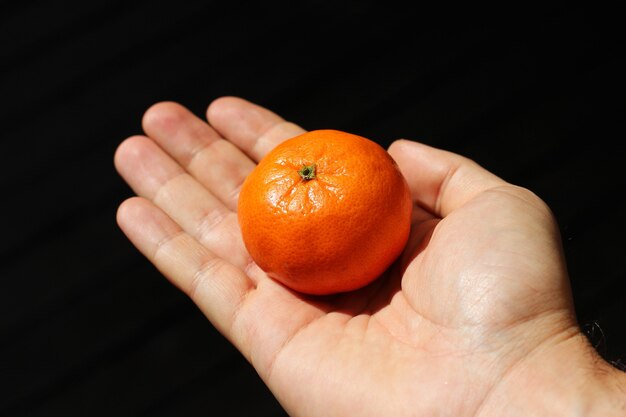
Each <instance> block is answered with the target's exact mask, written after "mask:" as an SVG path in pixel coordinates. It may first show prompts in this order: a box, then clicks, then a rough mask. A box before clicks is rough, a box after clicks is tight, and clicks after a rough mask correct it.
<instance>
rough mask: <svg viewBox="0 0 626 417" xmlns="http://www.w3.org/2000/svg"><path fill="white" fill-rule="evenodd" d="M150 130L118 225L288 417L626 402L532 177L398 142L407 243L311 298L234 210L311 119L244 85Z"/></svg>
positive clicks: (124, 153)
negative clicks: (260, 258) (292, 117)
mask: <svg viewBox="0 0 626 417" xmlns="http://www.w3.org/2000/svg"><path fill="white" fill-rule="evenodd" d="M143 128H144V131H145V135H138V136H133V137H130V138H128V139H126V140H125V141H124V142H123V143H122V144H121V145H120V146H119V148H118V150H117V152H116V155H115V164H116V167H117V170H118V172H119V173H120V175H121V176H122V177H123V178H124V179H125V181H126V182H127V183H128V184H129V185H130V186H131V187H132V188H133V190H134V191H135V192H136V194H137V197H133V198H130V199H129V200H127V201H124V202H123V203H122V204H121V205H120V207H119V210H118V223H119V225H120V227H121V229H122V230H123V231H124V233H125V234H126V235H127V236H128V238H129V239H130V240H131V241H132V242H133V244H134V245H135V246H136V247H137V248H138V249H139V250H140V251H141V252H142V253H143V254H144V255H145V256H146V257H147V258H148V259H149V260H150V262H152V263H153V264H154V265H155V266H156V267H157V268H158V269H159V270H160V271H161V272H162V273H163V274H164V275H165V276H166V277H167V278H168V279H169V280H170V281H171V282H172V283H173V284H174V285H176V286H177V287H178V288H180V289H181V290H182V291H184V292H185V293H186V294H187V295H188V296H189V297H190V298H191V299H192V300H193V301H194V302H195V303H196V304H197V305H198V307H199V308H200V309H201V310H202V311H203V312H204V314H205V315H206V317H207V318H208V319H209V320H210V322H211V323H212V324H213V325H214V326H215V327H216V328H217V329H218V330H219V331H220V332H221V333H222V334H224V335H225V337H226V338H228V340H230V341H231V342H232V343H233V344H234V345H235V346H236V347H237V348H238V349H239V351H240V352H241V353H242V354H243V355H244V356H245V357H246V358H247V360H248V361H249V362H250V363H251V364H252V366H254V368H255V369H256V370H257V372H258V373H259V375H260V376H261V378H262V379H263V381H264V382H265V383H266V384H267V385H268V387H269V388H270V389H271V391H272V392H273V394H274V395H275V396H276V398H277V399H278V400H279V401H280V403H281V404H282V406H283V407H284V408H285V410H286V411H287V412H288V413H289V414H290V415H293V416H347V415H358V416H383V415H384V416H391V415H392V416H404V415H407V416H409V415H411V416H435V415H436V416H455V417H464V416H468V417H487V416H503V415H506V416H543V415H550V416H561V415H563V416H577V415H581V416H582V415H585V416H596V415H597V416H604V417H608V416H624V415H625V414H626V377H625V374H624V373H623V372H621V371H618V370H617V369H615V368H614V367H612V366H611V365H610V364H609V363H606V362H605V361H604V360H603V359H601V358H600V357H599V356H598V355H597V353H596V352H595V351H594V349H593V348H592V347H591V346H590V345H589V344H588V342H587V340H586V338H585V337H584V335H583V334H582V333H581V331H580V329H579V326H578V324H577V323H576V320H575V314H574V308H573V303H572V299H571V294H570V287H569V281H568V275H567V271H566V266H565V261H564V257H563V251H562V248H561V240H560V236H559V234H558V227H557V225H556V222H555V220H554V218H553V216H552V213H551V212H550V210H549V208H548V207H547V206H546V205H545V204H544V202H543V201H541V200H540V199H539V198H538V197H537V196H536V195H534V194H533V193H532V192H531V191H529V190H527V189H524V188H521V187H518V186H515V185H512V184H509V183H507V182H505V181H503V180H502V179H500V178H498V177H497V176H495V175H493V174H492V173H490V172H488V171H486V170H485V169H483V168H482V167H480V166H479V165H477V164H476V163H474V162H473V161H471V160H469V159H467V158H465V157H462V156H460V155H457V154H453V153H450V152H446V151H444V150H440V149H435V148H432V147H429V146H426V145H424V144H420V143H417V142H414V141H408V140H399V141H397V142H395V143H393V144H392V145H391V147H390V148H389V153H390V154H391V155H392V157H393V158H394V159H395V160H396V161H397V163H398V165H399V166H400V169H401V170H402V172H403V174H404V175H405V177H406V178H407V181H408V183H409V185H410V188H411V192H412V198H413V200H414V203H415V206H414V211H413V223H412V232H411V237H410V239H409V243H408V244H407V246H406V249H405V251H404V253H403V254H402V256H401V258H400V259H399V260H398V262H397V263H396V264H395V265H394V266H393V267H392V268H391V269H390V270H389V271H387V273H386V274H385V275H384V276H382V277H381V278H380V279H378V280H377V281H375V282H374V283H373V284H371V285H370V286H368V287H366V288H363V289H361V290H358V291H355V292H352V293H347V294H341V295H334V296H327V297H307V296H303V295H300V294H297V293H295V292H293V291H290V290H288V289H286V288H285V287H283V286H281V285H280V284H278V283H276V282H275V281H273V280H272V279H270V278H268V277H267V276H266V275H265V274H264V273H263V271H261V270H260V269H259V268H258V267H257V266H256V265H255V264H254V263H253V262H252V261H251V259H250V258H249V256H248V254H247V253H246V251H245V248H244V246H243V242H242V239H241V235H240V232H239V228H238V224H237V216H236V206H237V196H238V192H239V188H240V186H241V184H242V182H243V180H244V179H245V177H246V175H247V174H248V173H249V172H250V171H251V170H252V168H253V167H254V166H255V164H256V162H257V161H259V160H260V159H261V158H262V157H263V156H264V155H265V154H266V153H267V152H268V151H269V150H270V149H272V148H273V147H274V146H275V145H277V144H278V143H280V142H281V141H283V140H285V139H287V138H289V137H292V136H295V135H297V134H300V133H302V132H304V130H303V129H302V128H300V127H298V126H297V125H295V124H293V123H289V122H287V121H285V120H283V119H282V118H281V117H280V116H278V115H276V114H275V113H273V112H271V111H270V110H268V109H265V108H263V107H260V106H258V105H255V104H254V103H251V102H248V101H246V100H243V99H241V98H237V97H222V98H219V99H217V100H215V101H214V102H212V103H211V104H210V106H209V107H208V110H207V120H206V121H204V120H201V119H199V118H197V117H196V116H195V115H193V114H192V113H191V112H190V111H188V110H187V109H185V108H184V107H183V106H181V105H179V104H177V103H171V102H164V103H158V104H156V105H154V106H152V107H151V108H150V109H148V110H147V112H146V113H145V115H144V118H143ZM359 250H364V248H359Z"/></svg>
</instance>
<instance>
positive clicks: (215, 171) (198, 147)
mask: <svg viewBox="0 0 626 417" xmlns="http://www.w3.org/2000/svg"><path fill="white" fill-rule="evenodd" d="M142 124H143V128H144V130H145V132H146V134H147V135H148V136H149V137H150V138H152V139H153V140H154V141H156V142H157V143H158V144H159V146H161V148H163V149H164V150H165V151H166V152H167V153H168V154H170V155H171V156H172V157H173V158H174V159H175V160H176V161H177V162H178V163H179V164H180V165H181V166H182V167H183V168H185V170H187V172H189V173H190V174H191V175H192V176H193V177H195V178H196V179H197V180H198V182H199V183H200V184H202V185H204V186H205V187H206V188H207V189H208V190H210V191H211V192H212V193H213V194H214V195H215V196H216V197H217V198H218V199H219V200H220V201H221V202H222V203H223V204H224V205H225V206H226V207H228V208H229V209H230V210H233V211H235V210H236V207H237V197H238V191H239V188H240V186H241V184H242V183H243V181H244V180H245V178H246V176H247V175H248V174H249V173H250V171H252V169H253V168H254V166H255V163H254V162H253V161H252V160H251V159H250V158H248V156H246V155H245V154H244V153H243V152H241V151H240V150H239V148H237V147H236V146H235V145H234V144H233V143H231V142H230V141H227V140H224V139H223V138H222V137H221V136H220V135H219V133H217V132H216V131H215V130H214V129H213V128H211V127H210V126H209V125H208V124H207V123H206V122H205V121H203V120H202V119H200V118H198V117H196V116H195V115H194V114H193V113H192V112H191V111H189V110H188V109H186V108H185V107H183V106H182V105H180V104H177V103H173V102H162V103H157V104H155V105H153V106H152V107H150V108H149V109H148V110H147V111H146V113H145V115H144V117H143V121H142Z"/></svg>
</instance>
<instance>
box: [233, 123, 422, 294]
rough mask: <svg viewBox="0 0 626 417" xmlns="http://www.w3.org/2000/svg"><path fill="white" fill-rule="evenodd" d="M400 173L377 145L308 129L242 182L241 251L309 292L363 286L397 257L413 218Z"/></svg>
mask: <svg viewBox="0 0 626 417" xmlns="http://www.w3.org/2000/svg"><path fill="white" fill-rule="evenodd" d="M411 209H412V202H411V197H410V194H409V188H408V185H407V183H406V180H405V178H404V177H403V175H402V173H401V172H400V170H399V169H398V167H397V165H396V163H395V161H394V160H393V159H392V158H391V156H390V155H389V154H388V153H387V151H385V149H383V148H382V147H381V146H380V145H379V144H377V143H376V142H373V141H371V140H369V139H366V138H364V137H361V136H358V135H354V134H351V133H346V132H342V131H338V130H314V131H310V132H307V133H304V134H302V135H299V136H296V137H293V138H291V139H288V140H287V141H285V142H283V143H281V144H279V145H278V146H276V147H275V148H274V149H273V150H272V151H270V152H269V153H268V154H267V155H266V156H265V157H264V158H263V159H262V160H261V161H260V163H259V164H258V165H257V167H256V168H255V169H254V170H253V171H252V172H251V173H250V175H249V176H248V177H247V178H246V180H245V181H244V184H243V186H242V188H241V192H240V195H239V202H238V219H239V224H240V226H241V233H242V236H243V240H244V244H245V246H246V249H247V250H248V252H249V253H250V256H251V257H252V259H253V260H254V261H255V262H256V263H257V265H259V267H261V269H263V270H264V271H265V272H266V273H267V274H268V275H269V276H270V277H271V278H274V279H275V280H277V281H279V282H281V283H283V284H284V285H285V286H287V287H289V288H291V289H293V290H296V291H299V292H302V293H307V294H317V295H322V294H333V293H339V292H345V291H351V290H355V289H357V288H360V287H363V286H365V285H367V284H369V283H370V282H372V281H373V280H374V279H376V278H377V277H378V276H380V275H381V274H382V273H383V272H384V271H385V270H386V269H387V268H388V267H389V266H390V265H391V264H392V263H393V262H394V260H395V259H396V258H397V257H398V256H399V255H400V253H401V252H402V250H403V248H404V246H405V244H406V242H407V239H408V236H409V229H410V224H411Z"/></svg>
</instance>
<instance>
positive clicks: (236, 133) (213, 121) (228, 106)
mask: <svg viewBox="0 0 626 417" xmlns="http://www.w3.org/2000/svg"><path fill="white" fill-rule="evenodd" d="M207 119H208V121H209V124H210V125H211V126H212V127H213V128H215V130H217V131H218V132H219V133H220V134H221V135H222V136H223V137H225V138H228V140H230V141H232V142H233V143H234V144H235V145H237V146H238V147H239V148H240V149H242V150H243V151H244V152H245V153H246V154H247V155H249V156H250V157H251V158H252V159H254V160H255V161H259V160H260V159H261V158H263V157H264V156H265V154H267V153H268V152H269V151H270V150H271V149H273V148H274V147H275V146H276V145H278V144H279V143H281V142H283V141H284V140H286V139H288V138H290V137H293V136H296V135H299V134H301V133H304V129H302V128H301V127H299V126H297V125H295V124H293V123H290V122H287V121H285V120H284V119H283V118H282V117H280V116H278V115H277V114H275V113H273V112H271V111H270V110H268V109H266V108H264V107H261V106H258V105H256V104H253V103H251V102H249V101H246V100H244V99H241V98H238V97H221V98H219V99H217V100H215V101H213V102H212V103H211V105H210V106H209V108H208V109H207Z"/></svg>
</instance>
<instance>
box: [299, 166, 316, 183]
mask: <svg viewBox="0 0 626 417" xmlns="http://www.w3.org/2000/svg"><path fill="white" fill-rule="evenodd" d="M298 174H300V176H301V177H302V179H303V180H305V181H308V180H312V179H313V178H315V164H311V165H302V168H300V170H299V171H298Z"/></svg>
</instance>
